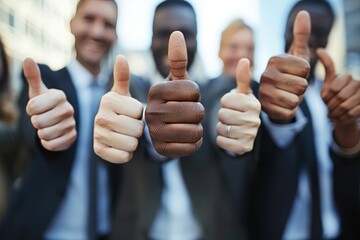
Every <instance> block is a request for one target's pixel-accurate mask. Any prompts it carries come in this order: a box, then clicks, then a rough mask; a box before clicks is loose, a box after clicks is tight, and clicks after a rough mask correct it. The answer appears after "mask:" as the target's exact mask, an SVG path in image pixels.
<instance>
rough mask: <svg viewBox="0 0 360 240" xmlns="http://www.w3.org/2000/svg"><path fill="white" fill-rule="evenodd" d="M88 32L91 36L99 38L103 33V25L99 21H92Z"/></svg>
mask: <svg viewBox="0 0 360 240" xmlns="http://www.w3.org/2000/svg"><path fill="white" fill-rule="evenodd" d="M90 34H91V36H92V37H93V38H96V39H99V38H101V37H102V36H104V34H105V26H104V24H102V23H101V22H99V21H96V22H94V24H93V25H92V26H91V29H90Z"/></svg>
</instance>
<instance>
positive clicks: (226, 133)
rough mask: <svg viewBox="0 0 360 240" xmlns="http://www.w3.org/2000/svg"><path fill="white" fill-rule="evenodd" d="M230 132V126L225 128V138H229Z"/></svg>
mask: <svg viewBox="0 0 360 240" xmlns="http://www.w3.org/2000/svg"><path fill="white" fill-rule="evenodd" d="M230 130H231V125H227V126H226V127H225V136H226V137H229V136H230Z"/></svg>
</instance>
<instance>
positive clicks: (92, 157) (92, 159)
mask: <svg viewBox="0 0 360 240" xmlns="http://www.w3.org/2000/svg"><path fill="white" fill-rule="evenodd" d="M100 98H101V88H100V87H99V86H98V84H97V82H96V81H95V80H94V81H93V83H92V84H91V96H90V103H89V104H90V110H91V115H90V117H91V118H89V121H91V124H90V126H91V128H90V130H89V131H90V133H91V134H90V136H91V140H90V141H89V142H90V146H89V211H88V214H89V217H88V236H89V240H95V239H96V238H97V201H96V200H97V197H98V196H97V191H98V186H97V185H98V164H99V162H98V157H97V156H96V154H95V153H94V149H93V141H94V137H93V131H94V118H95V115H96V113H97V111H98V107H99V102H100Z"/></svg>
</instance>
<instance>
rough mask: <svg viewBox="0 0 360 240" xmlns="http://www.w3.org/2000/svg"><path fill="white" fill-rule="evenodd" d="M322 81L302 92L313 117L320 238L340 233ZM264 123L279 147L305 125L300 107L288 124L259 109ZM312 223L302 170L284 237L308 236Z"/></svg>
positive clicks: (305, 181)
mask: <svg viewBox="0 0 360 240" xmlns="http://www.w3.org/2000/svg"><path fill="white" fill-rule="evenodd" d="M321 86H322V82H321V81H320V80H318V79H316V80H315V82H314V83H312V84H310V85H309V86H308V88H307V90H306V93H305V101H306V102H307V105H308V107H309V111H310V113H311V116H312V119H311V120H312V124H313V130H314V135H313V137H314V144H315V150H316V156H317V161H318V162H317V164H318V176H319V185H320V186H319V189H320V199H321V202H320V206H321V220H322V225H323V237H324V238H335V237H338V235H339V233H340V224H339V218H338V214H337V211H336V208H335V204H334V195H333V182H332V169H333V164H332V160H331V158H330V154H329V147H330V145H331V143H332V134H331V133H332V125H331V122H330V121H329V119H328V118H327V107H326V105H325V104H324V102H323V100H322V99H321V96H320V91H321ZM261 114H262V116H263V122H264V124H265V126H266V127H267V128H268V130H269V132H270V135H271V136H272V138H273V140H274V141H275V143H276V144H277V145H278V147H280V148H285V147H286V146H288V145H289V144H290V143H291V142H292V141H293V139H294V138H295V136H296V134H297V133H299V132H300V131H302V129H303V128H304V127H305V125H306V123H307V121H309V120H310V119H307V118H306V117H305V115H304V114H303V113H302V111H301V109H300V108H299V110H298V111H297V114H296V122H295V123H291V124H275V123H272V122H271V121H270V119H269V117H268V116H267V115H266V114H265V113H264V112H262V113H261ZM310 224H311V192H310V180H309V176H308V173H307V172H305V171H302V172H301V173H300V177H299V182H298V191H297V194H296V197H295V201H294V203H293V207H292V210H291V212H290V216H289V219H288V222H287V225H286V227H285V231H284V235H283V239H309V237H310Z"/></svg>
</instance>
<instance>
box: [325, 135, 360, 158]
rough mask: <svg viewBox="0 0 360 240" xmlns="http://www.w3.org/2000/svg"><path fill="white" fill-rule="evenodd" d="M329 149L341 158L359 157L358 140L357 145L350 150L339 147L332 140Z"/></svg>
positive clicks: (359, 145) (359, 146)
mask: <svg viewBox="0 0 360 240" xmlns="http://www.w3.org/2000/svg"><path fill="white" fill-rule="evenodd" d="M331 149H332V150H333V151H334V152H335V153H336V154H338V155H339V156H342V157H354V156H357V155H360V139H359V141H358V143H357V144H356V145H355V146H353V147H351V148H343V147H340V146H339V145H338V144H337V143H336V142H335V140H333V141H332V144H331Z"/></svg>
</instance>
